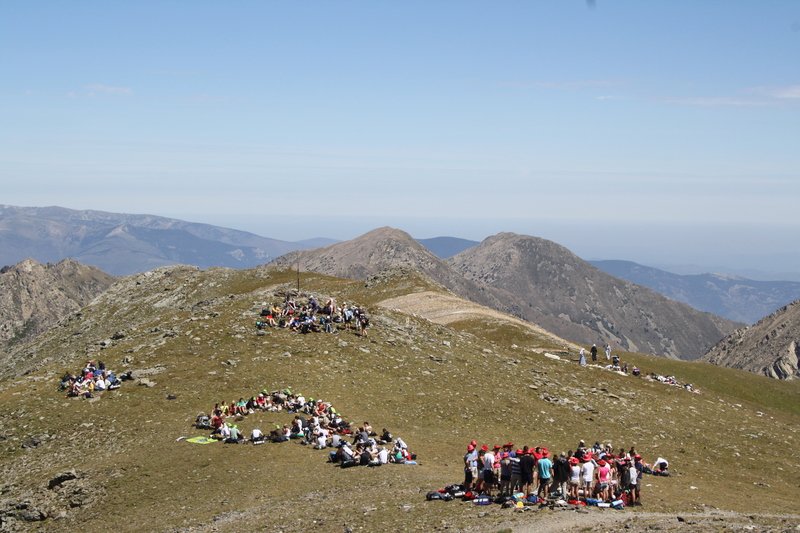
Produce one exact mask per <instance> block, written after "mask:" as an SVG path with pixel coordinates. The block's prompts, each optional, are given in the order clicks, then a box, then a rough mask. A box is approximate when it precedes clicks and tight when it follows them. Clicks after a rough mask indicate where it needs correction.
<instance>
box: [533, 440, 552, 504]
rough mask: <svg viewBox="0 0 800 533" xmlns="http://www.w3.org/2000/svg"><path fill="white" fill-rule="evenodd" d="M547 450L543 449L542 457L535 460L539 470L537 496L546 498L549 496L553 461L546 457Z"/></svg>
mask: <svg viewBox="0 0 800 533" xmlns="http://www.w3.org/2000/svg"><path fill="white" fill-rule="evenodd" d="M548 455H550V454H549V452H548V451H547V450H544V451H543V452H542V458H541V459H539V460H538V461H537V462H536V467H537V469H538V472H539V491H538V492H537V495H538V496H539V498H541V499H544V500H546V499H547V497H548V496H550V480H551V479H552V477H553V462H552V461H551V460H550V459H549V458H548Z"/></svg>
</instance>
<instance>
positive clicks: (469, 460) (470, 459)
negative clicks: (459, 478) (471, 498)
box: [464, 441, 478, 491]
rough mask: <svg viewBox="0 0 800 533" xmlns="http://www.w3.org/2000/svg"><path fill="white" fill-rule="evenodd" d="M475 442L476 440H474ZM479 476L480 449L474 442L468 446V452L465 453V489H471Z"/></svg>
mask: <svg viewBox="0 0 800 533" xmlns="http://www.w3.org/2000/svg"><path fill="white" fill-rule="evenodd" d="M473 442H474V441H473ZM477 478H478V450H476V449H475V445H474V444H470V445H469V446H467V453H465V454H464V490H465V491H467V490H471V489H472V484H473V483H475V482H476V480H477Z"/></svg>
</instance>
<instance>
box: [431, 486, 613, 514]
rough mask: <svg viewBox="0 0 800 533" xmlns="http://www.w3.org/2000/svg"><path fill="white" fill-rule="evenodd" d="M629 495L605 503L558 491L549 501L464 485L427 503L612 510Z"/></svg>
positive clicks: (439, 493) (433, 493) (437, 492)
mask: <svg viewBox="0 0 800 533" xmlns="http://www.w3.org/2000/svg"><path fill="white" fill-rule="evenodd" d="M627 496H628V495H627V493H623V494H622V495H621V496H620V498H618V499H616V500H614V501H612V502H605V501H603V500H598V499H596V498H586V499H585V500H573V499H570V500H565V499H563V498H562V497H561V494H559V493H558V492H557V491H556V492H555V493H554V494H552V495H551V496H550V498H549V500H543V499H540V498H539V497H538V496H537V495H536V494H529V495H527V496H526V495H525V494H524V493H522V492H517V493H514V494H501V495H499V496H495V497H489V496H487V495H486V494H479V493H476V492H473V491H471V490H466V489H465V488H464V486H463V485H455V484H454V485H447V486H446V487H444V488H443V489H439V490H434V491H431V492H429V493H427V494H426V495H425V499H426V500H427V501H434V500H441V501H446V502H449V501H452V500H455V499H459V500H463V501H467V502H470V501H471V502H472V503H473V504H475V505H491V504H496V505H502V506H503V508H510V509H520V510H525V509H528V508H530V507H532V506H534V505H538V506H551V507H568V506H573V507H578V506H580V507H584V506H590V507H599V508H601V509H602V508H611V509H623V508H624V507H625V505H626V503H627V499H628V498H627Z"/></svg>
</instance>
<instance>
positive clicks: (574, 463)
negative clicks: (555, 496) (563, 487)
mask: <svg viewBox="0 0 800 533" xmlns="http://www.w3.org/2000/svg"><path fill="white" fill-rule="evenodd" d="M580 484H581V462H580V461H579V460H578V458H577V457H570V458H569V498H570V499H571V500H577V499H578V487H579V486H580Z"/></svg>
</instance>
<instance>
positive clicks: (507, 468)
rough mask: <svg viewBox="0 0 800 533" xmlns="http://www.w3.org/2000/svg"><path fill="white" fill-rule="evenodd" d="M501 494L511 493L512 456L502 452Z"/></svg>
mask: <svg viewBox="0 0 800 533" xmlns="http://www.w3.org/2000/svg"><path fill="white" fill-rule="evenodd" d="M500 494H511V456H510V455H509V453H508V452H501V453H500Z"/></svg>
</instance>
